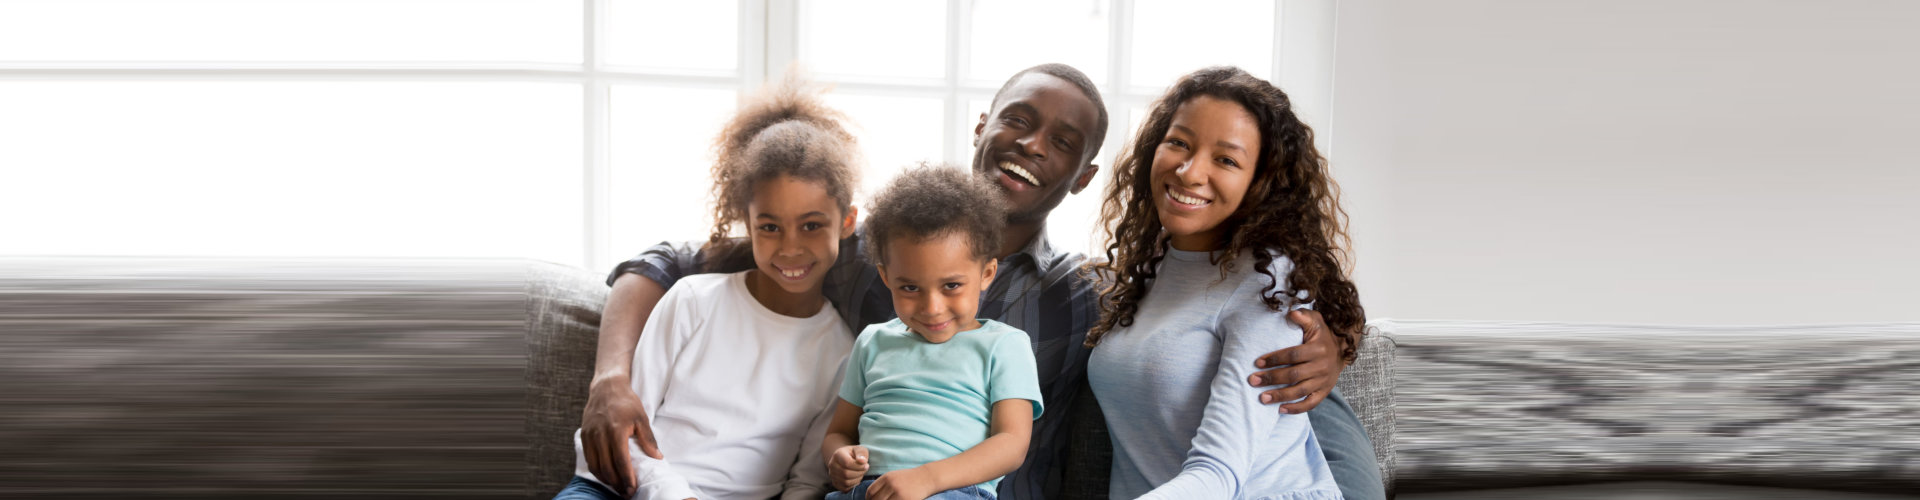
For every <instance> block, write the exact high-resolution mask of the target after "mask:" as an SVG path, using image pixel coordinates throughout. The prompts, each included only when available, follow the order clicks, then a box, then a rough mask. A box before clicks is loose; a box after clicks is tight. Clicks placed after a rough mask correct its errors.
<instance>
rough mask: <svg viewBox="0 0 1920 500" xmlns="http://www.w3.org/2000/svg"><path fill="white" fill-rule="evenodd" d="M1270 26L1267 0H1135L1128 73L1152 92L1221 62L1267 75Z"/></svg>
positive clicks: (1270, 75)
mask: <svg viewBox="0 0 1920 500" xmlns="http://www.w3.org/2000/svg"><path fill="white" fill-rule="evenodd" d="M1273 30H1274V24H1273V2H1270V1H1268V0H1139V2H1138V3H1136V4H1135V6H1134V10H1133V71H1131V72H1129V74H1128V78H1129V79H1131V81H1132V85H1133V87H1135V88H1138V89H1149V90H1150V91H1151V92H1152V93H1155V94H1158V93H1159V91H1161V90H1164V89H1166V88H1167V87H1168V86H1171V85H1173V81H1174V80H1175V79H1178V78H1180V75H1185V74H1187V73H1192V72H1193V70H1196V69H1200V68H1203V67H1207V66H1214V65H1220V64H1230V65H1235V66H1239V67H1240V69H1244V70H1246V71H1247V72H1248V73H1252V74H1253V75H1254V76H1257V77H1260V78H1263V79H1268V80H1272V79H1273V36H1274V33H1273Z"/></svg>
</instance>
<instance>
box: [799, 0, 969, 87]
mask: <svg viewBox="0 0 1920 500" xmlns="http://www.w3.org/2000/svg"><path fill="white" fill-rule="evenodd" d="M800 12H801V14H800V23H801V26H800V36H801V39H800V43H801V45H800V47H801V53H800V62H801V63H803V64H805V65H807V67H809V68H811V69H812V70H813V71H814V72H816V73H819V74H822V75H846V76H881V77H912V78H940V77H943V76H946V74H947V72H946V64H947V63H946V54H947V50H946V43H947V21H946V19H947V6H946V2H928V1H912V2H900V1H890V0H814V1H809V2H806V3H804V4H802V5H801V10H800Z"/></svg>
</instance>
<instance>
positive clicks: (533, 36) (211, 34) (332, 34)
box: [0, 0, 582, 63]
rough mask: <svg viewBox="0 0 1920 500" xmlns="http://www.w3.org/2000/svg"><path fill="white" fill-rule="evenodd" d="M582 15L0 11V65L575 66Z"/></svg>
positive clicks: (285, 8)
mask: <svg viewBox="0 0 1920 500" xmlns="http://www.w3.org/2000/svg"><path fill="white" fill-rule="evenodd" d="M580 9H581V3H580V2H553V1H543V0H487V1H473V0H380V1H370V0H358V1H340V0H276V1H271V2H262V1H241V0H224V1H223V0H169V1H151V0H133V1H124V0H58V1H33V0H29V1H16V2H0V61H278V62H287V61H299V62H309V61H537V62H557V63H578V62H580V57H581V36H582V35H581V29H582V28H581V26H582V22H581V16H582V14H581V10H580Z"/></svg>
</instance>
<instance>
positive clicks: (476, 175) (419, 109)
mask: <svg viewBox="0 0 1920 500" xmlns="http://www.w3.org/2000/svg"><path fill="white" fill-rule="evenodd" d="M580 100H581V93H580V88H579V86H578V85H558V84H541V83H444V82H440V83H388V82H324V83H322V82H6V83H0V109H6V110H8V112H6V113H0V137H7V138H8V142H7V147H4V148H0V165H6V168H5V169H4V170H3V171H0V172H4V173H0V177H4V178H0V213H6V214H10V215H9V216H6V217H0V234H5V235H7V236H6V237H5V238H0V253H7V254H53V255H102V254H112V255H213V256H230V255H258V256H349V255H351V256H407V257H421V256H453V257H532V258H538V259H545V260H549V261H553V262H560V263H567V264H575V265H578V264H581V262H580V259H581V257H582V247H581V240H582V229H581V224H580V222H579V221H580V220H582V215H581V213H582V212H581V204H582V201H581V184H580V182H581V176H580V171H581V167H580V166H581V165H582V159H581V146H580V145H581V117H580V106H581V103H580Z"/></svg>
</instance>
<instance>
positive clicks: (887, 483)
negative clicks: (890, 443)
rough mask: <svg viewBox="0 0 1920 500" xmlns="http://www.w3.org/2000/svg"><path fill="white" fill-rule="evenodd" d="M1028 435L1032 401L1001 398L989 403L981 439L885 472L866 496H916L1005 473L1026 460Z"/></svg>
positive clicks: (1031, 428)
mask: <svg viewBox="0 0 1920 500" xmlns="http://www.w3.org/2000/svg"><path fill="white" fill-rule="evenodd" d="M1032 436H1033V401H1029V400H1025V399H1002V400H1000V401H998V402H995V403H993V417H992V420H990V421H989V422H988V427H987V439H986V440H985V441H981V442H980V444H977V445H973V447H972V448H967V451H963V452H960V454H958V455H954V456H951V457H947V458H946V459H944V460H939V461H935V462H933V463H929V464H926V465H922V466H919V467H914V468H912V469H905V470H898V471H893V472H889V473H886V474H885V475H882V476H880V479H878V480H875V481H874V482H873V486H872V487H870V488H868V489H867V497H868V498H874V499H887V498H902V499H920V498H926V497H928V496H931V495H933V494H934V493H939V492H942V491H947V490H951V489H954V488H963V487H967V486H972V485H976V484H980V483H984V482H987V481H990V480H992V479H994V478H997V477H1001V476H1005V475H1007V474H1009V473H1012V472H1013V470H1014V469H1018V468H1020V463H1021V462H1024V461H1026V459H1027V443H1028V442H1030V441H1029V440H1030V439H1032Z"/></svg>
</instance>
